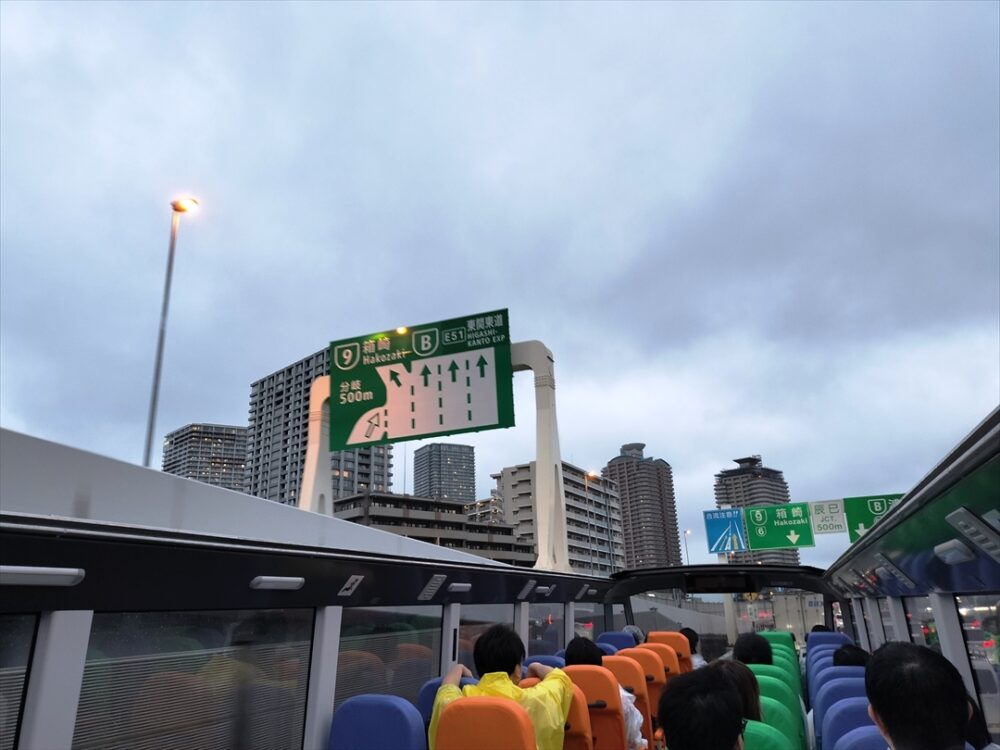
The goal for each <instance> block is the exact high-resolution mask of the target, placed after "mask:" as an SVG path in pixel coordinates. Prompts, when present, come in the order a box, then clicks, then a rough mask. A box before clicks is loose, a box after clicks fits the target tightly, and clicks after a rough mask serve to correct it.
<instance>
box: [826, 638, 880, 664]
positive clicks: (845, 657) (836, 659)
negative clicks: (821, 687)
mask: <svg viewBox="0 0 1000 750" xmlns="http://www.w3.org/2000/svg"><path fill="white" fill-rule="evenodd" d="M871 658H872V655H871V654H869V653H868V652H867V651H865V650H864V649H863V648H858V647H857V646H852V645H851V644H850V643H845V644H844V645H843V646H841V647H840V648H838V649H837V650H836V651H834V652H833V666H835V667H867V666H868V661H869V660H870V659H871Z"/></svg>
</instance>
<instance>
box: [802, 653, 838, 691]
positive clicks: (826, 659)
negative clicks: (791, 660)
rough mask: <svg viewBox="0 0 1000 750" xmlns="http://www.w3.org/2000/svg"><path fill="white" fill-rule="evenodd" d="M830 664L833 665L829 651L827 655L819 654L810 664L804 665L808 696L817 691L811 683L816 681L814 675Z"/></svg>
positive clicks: (827, 667)
mask: <svg viewBox="0 0 1000 750" xmlns="http://www.w3.org/2000/svg"><path fill="white" fill-rule="evenodd" d="M832 666H833V654H832V653H831V654H829V655H827V654H824V655H823V656H820V657H819V658H818V659H816V660H815V661H813V663H812V664H810V665H809V666H808V667H806V686H807V689H808V690H809V695H810V696H814V695H816V693H817V692H818V689H817V688H814V687H813V685H814V684H815V682H816V675H818V674H819V673H820V672H822V671H823V670H824V669H829V668H830V667H832Z"/></svg>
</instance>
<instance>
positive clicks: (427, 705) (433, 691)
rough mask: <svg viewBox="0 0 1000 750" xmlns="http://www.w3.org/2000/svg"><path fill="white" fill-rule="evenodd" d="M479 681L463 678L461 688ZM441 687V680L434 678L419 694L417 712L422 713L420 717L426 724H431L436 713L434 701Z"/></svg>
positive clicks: (472, 678) (426, 683)
mask: <svg viewBox="0 0 1000 750" xmlns="http://www.w3.org/2000/svg"><path fill="white" fill-rule="evenodd" d="M478 683H479V680H477V679H475V678H474V677H463V678H462V680H461V682H460V683H459V687H460V688H462V687H465V686H466V685H476V684H478ZM440 687H441V678H440V677H432V678H431V679H429V680H427V682H425V683H424V684H423V685H422V686H421V688H420V692H419V693H417V711H419V712H420V717H421V718H422V719H423V720H424V724H425V725H426V724H430V723H431V715H432V714H433V713H434V699H435V698H436V697H437V692H438V689H439V688H440Z"/></svg>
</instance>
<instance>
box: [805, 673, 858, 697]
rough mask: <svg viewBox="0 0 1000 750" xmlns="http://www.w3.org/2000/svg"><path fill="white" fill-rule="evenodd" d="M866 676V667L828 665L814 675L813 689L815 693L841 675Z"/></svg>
mask: <svg viewBox="0 0 1000 750" xmlns="http://www.w3.org/2000/svg"><path fill="white" fill-rule="evenodd" d="M864 676H865V668H864V667H834V666H830V667H826V668H825V669H821V670H820V671H819V672H817V673H816V674H815V675H814V676H813V680H812V691H813V695H815V694H816V693H818V692H819V689H820V688H821V687H823V686H824V685H825V684H826V683H828V682H829V681H830V680H836V679H838V678H840V677H861V678H864Z"/></svg>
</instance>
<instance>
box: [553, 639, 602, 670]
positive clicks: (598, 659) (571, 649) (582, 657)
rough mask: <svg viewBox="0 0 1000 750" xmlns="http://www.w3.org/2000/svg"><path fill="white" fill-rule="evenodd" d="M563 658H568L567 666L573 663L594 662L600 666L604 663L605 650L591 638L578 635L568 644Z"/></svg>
mask: <svg viewBox="0 0 1000 750" xmlns="http://www.w3.org/2000/svg"><path fill="white" fill-rule="evenodd" d="M563 659H565V660H566V666H567V667H569V666H572V665H573V664H593V665H594V666H596V667H599V666H601V665H602V664H603V663H604V662H603V659H604V652H603V651H601V649H600V648H598V646H597V644H596V643H594V642H593V641H592V640H590V639H589V638H584V637H583V636H581V635H578V636H577V637H576V638H574V639H573V640H571V641H570V642H569V643H567V644H566V653H565V654H563Z"/></svg>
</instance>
